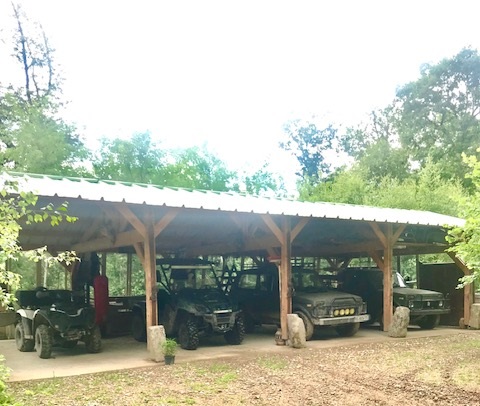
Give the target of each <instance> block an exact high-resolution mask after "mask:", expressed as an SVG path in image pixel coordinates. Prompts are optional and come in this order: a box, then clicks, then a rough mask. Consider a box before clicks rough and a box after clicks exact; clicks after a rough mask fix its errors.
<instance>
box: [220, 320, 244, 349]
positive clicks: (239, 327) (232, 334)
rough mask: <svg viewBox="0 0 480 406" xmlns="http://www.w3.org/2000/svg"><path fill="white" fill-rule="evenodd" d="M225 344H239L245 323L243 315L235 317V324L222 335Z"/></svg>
mask: <svg viewBox="0 0 480 406" xmlns="http://www.w3.org/2000/svg"><path fill="white" fill-rule="evenodd" d="M223 337H224V338H225V341H226V342H227V344H230V345H240V344H241V343H242V341H243V339H244V338H245V323H244V319H243V316H239V317H237V320H235V325H234V326H233V328H232V329H231V330H230V331H227V332H226V333H225V334H224V336H223Z"/></svg>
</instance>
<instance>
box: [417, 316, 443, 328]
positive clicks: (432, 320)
mask: <svg viewBox="0 0 480 406" xmlns="http://www.w3.org/2000/svg"><path fill="white" fill-rule="evenodd" d="M439 323H440V315H438V314H433V315H430V316H425V317H422V318H421V319H420V320H418V322H417V324H418V325H419V326H420V328H422V329H424V330H432V329H434V328H435V327H437V326H438V324H439Z"/></svg>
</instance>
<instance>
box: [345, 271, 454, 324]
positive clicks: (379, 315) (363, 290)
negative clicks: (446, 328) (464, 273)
mask: <svg viewBox="0 0 480 406" xmlns="http://www.w3.org/2000/svg"><path fill="white" fill-rule="evenodd" d="M392 280H393V307H394V308H395V307H396V306H404V307H408V308H409V309H410V324H415V325H418V326H420V328H423V329H433V328H435V327H436V326H437V325H438V323H439V321H440V316H441V315H442V314H447V313H449V312H450V306H449V303H448V300H446V299H445V297H444V295H443V293H440V292H434V291H432V290H425V289H414V288H409V287H408V286H407V284H406V283H405V280H404V279H403V277H402V276H401V275H400V274H399V273H398V272H394V273H393V275H392ZM339 283H340V286H341V288H342V289H343V290H345V291H347V292H351V293H354V294H356V295H361V296H362V297H363V298H364V299H365V300H366V301H367V305H368V310H369V312H370V314H371V315H372V318H371V322H379V323H380V324H382V322H383V272H382V271H381V270H380V269H379V268H359V267H349V268H345V269H344V270H342V271H341V273H340V274H339Z"/></svg>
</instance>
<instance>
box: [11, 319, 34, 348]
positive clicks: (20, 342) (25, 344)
mask: <svg viewBox="0 0 480 406" xmlns="http://www.w3.org/2000/svg"><path fill="white" fill-rule="evenodd" d="M15 344H16V345H17V350H18V351H21V352H30V351H33V349H34V348H35V341H34V340H27V339H26V338H25V329H24V328H23V324H22V322H21V321H20V322H18V324H17V325H16V326H15Z"/></svg>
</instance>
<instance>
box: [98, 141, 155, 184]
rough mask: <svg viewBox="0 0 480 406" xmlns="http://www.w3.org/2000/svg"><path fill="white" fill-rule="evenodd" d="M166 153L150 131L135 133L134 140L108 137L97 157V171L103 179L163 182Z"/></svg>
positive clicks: (102, 142)
mask: <svg viewBox="0 0 480 406" xmlns="http://www.w3.org/2000/svg"><path fill="white" fill-rule="evenodd" d="M164 156H165V155H164V153H163V152H162V151H161V150H160V149H158V148H157V146H156V144H155V143H154V142H152V139H151V137H150V134H149V133H142V134H134V135H133V136H132V138H131V139H130V140H121V139H119V138H116V139H106V138H104V139H102V141H101V147H100V149H99V151H98V152H97V153H96V154H95V155H94V158H93V168H94V173H95V176H96V177H98V178H101V179H113V180H120V181H128V182H140V183H154V184H159V185H163V184H165V179H164V167H165V163H164Z"/></svg>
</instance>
